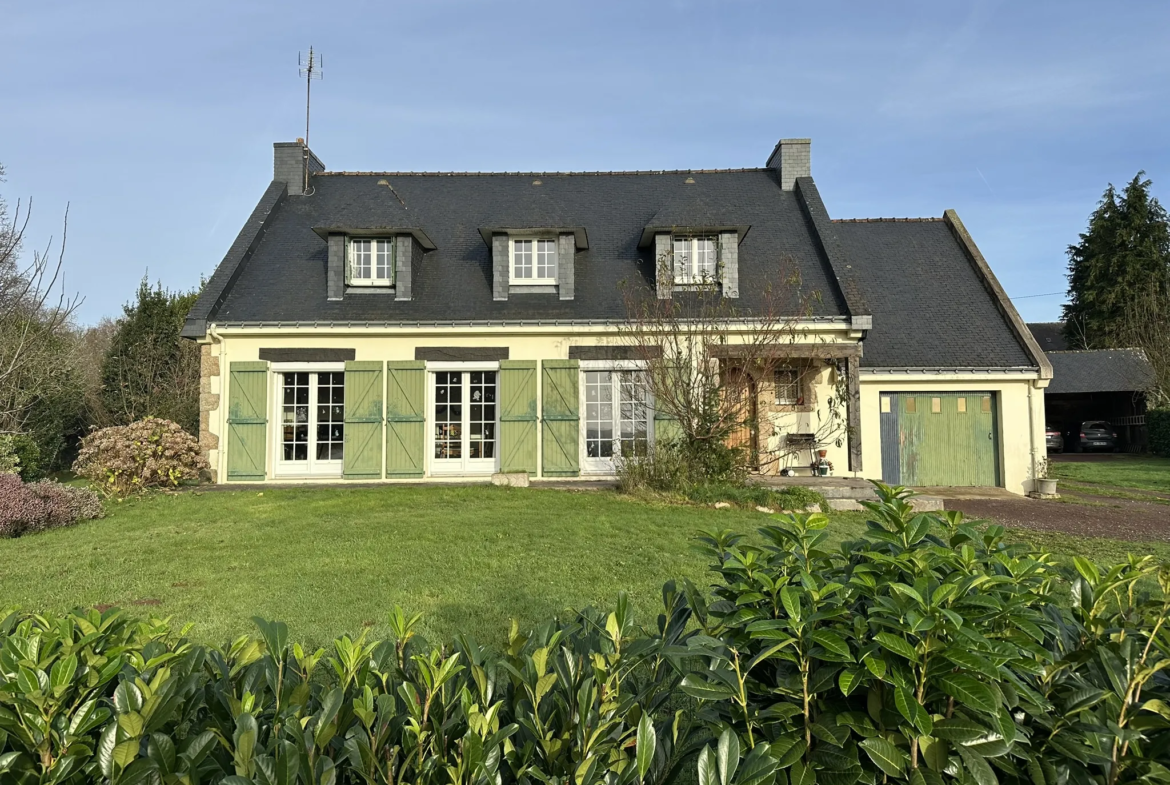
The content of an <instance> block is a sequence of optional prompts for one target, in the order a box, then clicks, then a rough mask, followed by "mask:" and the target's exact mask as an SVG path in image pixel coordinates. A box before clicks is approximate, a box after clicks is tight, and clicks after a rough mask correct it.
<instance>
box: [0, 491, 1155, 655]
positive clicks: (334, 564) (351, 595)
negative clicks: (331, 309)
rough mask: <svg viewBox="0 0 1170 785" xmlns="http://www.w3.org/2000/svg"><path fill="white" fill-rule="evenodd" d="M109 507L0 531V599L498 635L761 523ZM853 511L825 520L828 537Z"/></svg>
mask: <svg viewBox="0 0 1170 785" xmlns="http://www.w3.org/2000/svg"><path fill="white" fill-rule="evenodd" d="M109 511H110V514H109V516H108V517H107V518H105V519H104V520H100V521H94V522H90V523H86V524H82V525H80V526H77V527H74V528H71V529H62V530H57V531H52V532H47V533H44V534H38V535H33V536H28V537H23V538H20V539H16V540H0V565H3V568H2V569H0V608H2V607H4V606H7V605H19V606H20V607H23V608H26V609H32V610H44V611H62V610H67V609H69V608H72V607H75V606H93V605H119V606H123V607H126V608H129V609H131V610H132V611H134V612H136V613H139V614H141V615H146V614H148V613H149V614H156V615H159V616H169V617H171V618H172V619H173V620H174V621H175V622H176V623H185V622H193V623H194V624H195V626H194V627H193V629H192V631H191V635H192V636H193V637H195V638H198V639H201V640H205V641H209V642H214V643H222V642H223V641H224V640H226V639H227V638H228V637H231V636H234V635H238V634H240V633H243V632H250V631H251V630H252V625H251V623H250V621H249V619H250V618H251V617H252V616H254V615H259V616H263V617H266V618H270V619H280V620H283V621H286V622H288V623H289V626H290V628H291V630H290V631H291V634H292V636H293V637H294V638H295V639H299V640H304V641H308V642H313V643H323V642H325V641H327V640H328V639H331V638H332V637H334V636H336V635H340V634H342V633H345V632H349V633H356V632H358V631H360V630H361V629H362V627H363V626H372V627H373V628H374V629H373V632H374V633H377V634H384V633H385V632H386V626H385V620H386V615H387V611H388V610H389V609H390V608H391V607H392V606H394V605H395V604H398V605H401V606H403V608H405V609H407V610H408V611H412V612H413V611H421V612H422V613H424V614H425V617H424V625H423V633H424V634H426V635H427V636H428V637H432V638H434V639H438V638H448V637H450V636H452V635H454V634H455V633H456V632H460V631H462V632H467V633H469V634H472V635H474V636H475V637H477V638H479V639H480V640H483V641H485V642H500V641H502V640H503V637H504V635H505V633H506V630H507V626H508V623H509V620H510V619H511V618H513V617H515V618H518V619H519V620H520V622H521V624H522V625H528V624H531V623H533V622H536V621H539V620H541V619H543V618H546V617H548V616H549V615H550V614H552V613H555V612H556V611H558V610H561V609H563V608H566V607H582V606H585V605H588V604H596V605H608V604H611V603H612V602H613V600H614V598H615V597H616V596H617V593H618V592H619V591H623V590H624V591H627V592H629V594H630V597H631V601H632V604H633V606H634V608H635V610H636V612H637V618H636V620H637V621H639V622H640V623H644V624H653V622H654V618H655V616H656V615H657V611H658V608H659V602H660V600H659V597H660V590H661V586H662V583H663V582H664V581H665V580H667V579H669V578H672V577H688V578H690V579H692V580H694V581H696V582H699V583H700V584H703V583H706V582H707V580H708V579H707V577H706V575H707V573H706V564H705V562H704V560H703V558H702V557H701V556H700V555H698V554H696V553H694V552H693V551H692V548H691V538H692V537H693V535H694V534H695V533H696V532H697V531H698V530H699V529H701V528H705V527H711V526H723V527H727V528H732V529H736V530H739V531H743V532H753V531H754V530H755V529H756V528H757V527H759V526H760V525H761V524H763V523H765V522H766V521H767V520H768V519H767V517H766V516H764V515H762V514H760V513H758V512H754V511H748V510H738V509H733V510H713V509H711V508H709V507H696V506H679V505H665V504H652V503H647V502H643V501H637V500H634V499H630V498H627V497H623V496H619V495H618V494H616V493H613V492H603V491H590V492H569V491H560V490H537V489H527V490H522V489H507V488H494V487H446V488H445V487H430V488H395V487H384V488H366V489H295V490H273V489H269V490H266V491H265V492H263V493H258V492H255V491H231V492H228V491H222V492H221V491H216V492H208V493H181V494H159V495H154V496H149V497H146V498H143V499H137V500H132V501H129V502H126V503H124V504H112V505H110V506H109ZM863 520H864V518H863V516H862V515H860V514H838V515H835V516H834V519H833V524H832V533H833V536H834V539H838V540H839V539H842V538H848V537H853V536H856V535H857V534H858V533H859V532H860V531H861V529H862V527H863ZM1028 539H1029V540H1030V541H1032V542H1033V543H1034V544H1036V545H1038V546H1040V547H1047V548H1050V549H1052V550H1053V551H1054V552H1060V553H1063V554H1072V553H1091V554H1093V555H1095V556H1100V557H1102V558H1106V559H1109V560H1114V559H1119V558H1122V557H1123V556H1124V553H1125V552H1126V550H1127V549H1129V548H1133V549H1135V550H1139V551H1141V552H1157V553H1158V554H1159V555H1160V556H1161V557H1163V558H1166V559H1167V560H1170V548H1167V547H1166V546H1165V545H1164V544H1163V545H1140V546H1136V545H1132V544H1129V543H1119V542H1115V541H1111V540H1081V539H1077V538H1071V537H1061V536H1054V535H1040V534H1033V533H1029V535H1028Z"/></svg>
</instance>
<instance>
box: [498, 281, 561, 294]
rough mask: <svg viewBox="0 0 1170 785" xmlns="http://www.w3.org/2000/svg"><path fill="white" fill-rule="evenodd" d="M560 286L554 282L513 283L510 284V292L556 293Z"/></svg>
mask: <svg viewBox="0 0 1170 785" xmlns="http://www.w3.org/2000/svg"><path fill="white" fill-rule="evenodd" d="M559 291H560V287H558V286H557V285H556V284H555V283H554V284H531V283H513V284H509V285H508V294H556V293H557V292H559Z"/></svg>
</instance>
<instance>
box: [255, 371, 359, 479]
mask: <svg viewBox="0 0 1170 785" xmlns="http://www.w3.org/2000/svg"><path fill="white" fill-rule="evenodd" d="M270 371H271V374H270V377H271V383H272V395H271V397H270V400H272V402H273V403H272V407H271V408H272V414H271V417H272V419H271V420H270V422H272V423H274V427H273V428H272V429H271V433H270V434H269V438H270V441H271V443H272V476H273V477H290V478H291V477H341V476H342V472H343V471H344V469H345V461H344V460H340V461H334V460H318V459H317V457H316V449H314V448H315V447H316V445H317V434H316V427H317V418H316V415H315V412H316V410H317V387H318V385H317V381H316V374H319V373H341V374H344V373H345V363H272V365H271V367H270ZM286 373H308V374H312V375H311V376H310V377H309V444H308V456H309V457H308V460H306V461H286V460H284V458H283V456H284V439H283V430H284V429H283V422H282V415H283V411H282V410H283V407H284V374H286ZM343 405H345V406H348V405H349V402H348V401H346V402H345V404H343ZM343 416H344V415H343ZM343 439H344V436H343Z"/></svg>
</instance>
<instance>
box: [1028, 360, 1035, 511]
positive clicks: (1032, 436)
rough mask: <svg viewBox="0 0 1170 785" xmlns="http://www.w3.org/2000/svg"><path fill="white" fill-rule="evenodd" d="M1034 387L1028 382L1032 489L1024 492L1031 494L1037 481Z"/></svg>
mask: <svg viewBox="0 0 1170 785" xmlns="http://www.w3.org/2000/svg"><path fill="white" fill-rule="evenodd" d="M1035 387H1036V385H1035V384H1033V383H1032V382H1031V381H1029V382H1028V444H1029V452H1030V455H1031V460H1032V475H1031V478H1032V480H1031V481H1032V487H1031V488H1029V489H1028V491H1026V492H1031V491H1035V490H1036V480H1037V476H1036V413H1035V410H1034V409H1033V408H1032V407H1033V404H1032V391H1033V389H1035Z"/></svg>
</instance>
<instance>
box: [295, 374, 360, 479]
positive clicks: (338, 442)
mask: <svg viewBox="0 0 1170 785" xmlns="http://www.w3.org/2000/svg"><path fill="white" fill-rule="evenodd" d="M280 379H281V399H280V451H279V457H280V461H281V462H282V463H284V464H300V466H299V467H297V469H296V470H297V471H307V472H310V473H311V472H312V471H313V470H314V466H315V464H316V463H317V462H319V461H320V462H324V461H333V462H336V461H341V460H342V458H343V454H344V447H345V374H344V373H342V372H341V371H330V372H320V373H316V372H309V371H295V372H288V373H282V374H281V375H280ZM288 468H292V467H288Z"/></svg>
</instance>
